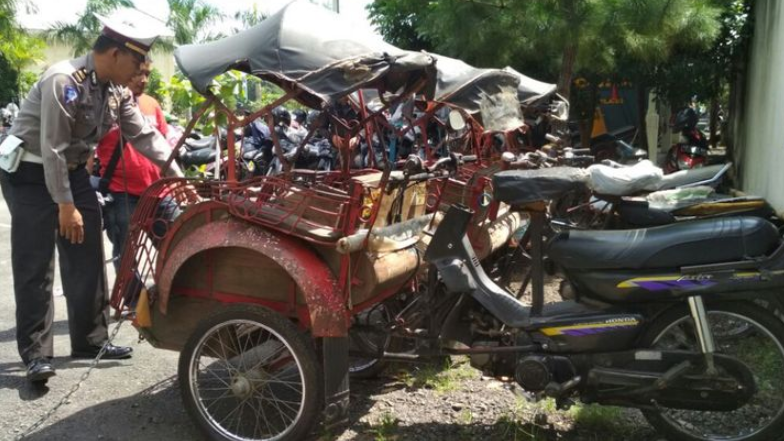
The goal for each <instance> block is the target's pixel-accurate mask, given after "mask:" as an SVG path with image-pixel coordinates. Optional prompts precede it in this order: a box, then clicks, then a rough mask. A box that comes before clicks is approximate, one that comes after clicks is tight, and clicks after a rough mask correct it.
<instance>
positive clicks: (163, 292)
mask: <svg viewBox="0 0 784 441" xmlns="http://www.w3.org/2000/svg"><path fill="white" fill-rule="evenodd" d="M227 247H229V248H243V249H247V250H251V251H253V252H256V253H260V254H261V255H263V256H266V257H267V258H269V259H270V260H272V261H273V262H275V263H276V264H277V265H279V266H280V267H281V268H283V270H284V271H285V272H286V273H288V275H289V276H290V277H291V279H292V280H293V281H294V283H296V286H297V287H298V288H299V291H301V293H302V297H303V298H304V300H305V303H306V304H307V309H308V312H309V315H310V320H309V321H310V323H311V326H312V332H313V335H314V336H316V337H340V336H343V335H346V333H347V330H348V325H349V322H348V315H347V311H346V306H345V301H344V299H343V296H342V295H341V291H340V289H339V285H338V283H337V281H336V280H335V277H334V275H333V274H332V272H331V271H330V270H329V268H328V267H327V265H326V264H325V263H324V262H323V261H322V260H321V259H320V258H319V256H318V255H317V254H316V253H315V252H314V251H313V250H312V249H311V248H309V247H308V246H307V245H305V244H304V242H302V241H300V240H298V239H295V238H292V237H289V236H285V235H282V234H280V233H278V232H271V231H269V230H266V229H264V228H261V227H258V226H254V225H251V224H248V223H244V222H241V221H237V220H222V221H220V222H212V223H208V224H206V225H203V226H201V227H199V228H196V229H194V230H193V232H192V233H191V234H190V235H189V236H188V238H183V239H182V240H181V241H180V242H179V243H178V245H177V246H176V247H174V248H173V249H171V251H170V252H169V253H168V255H167V258H166V261H165V263H164V264H163V265H162V270H161V272H160V273H159V278H158V305H159V308H160V310H161V312H163V313H166V311H167V308H168V301H169V296H170V293H171V288H172V285H173V281H174V278H175V276H176V275H177V273H178V271H179V270H180V268H181V267H182V266H183V265H184V264H185V263H186V262H187V261H188V260H189V259H190V258H191V257H193V256H195V255H197V254H199V253H202V252H204V251H207V250H218V249H221V248H227ZM211 252H214V251H211ZM207 264H208V265H209V264H210V263H209V261H208V262H207ZM213 277H214V276H213ZM286 292H288V291H286ZM291 307H292V310H295V309H296V305H291Z"/></svg>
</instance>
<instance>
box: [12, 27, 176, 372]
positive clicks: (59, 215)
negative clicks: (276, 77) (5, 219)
mask: <svg viewBox="0 0 784 441" xmlns="http://www.w3.org/2000/svg"><path fill="white" fill-rule="evenodd" d="M98 19H99V20H100V21H101V22H102V23H103V25H104V28H103V30H102V32H101V35H100V37H99V38H98V40H97V41H96V42H95V45H94V47H93V50H92V51H91V52H90V53H89V54H88V55H86V56H84V57H80V58H77V59H74V60H69V61H63V62H60V63H57V64H55V65H53V66H52V67H50V68H49V69H47V71H46V72H45V73H44V74H43V76H42V77H41V79H40V80H39V82H38V83H37V84H36V85H35V86H33V88H32V89H31V91H30V93H29V95H28V96H27V98H26V99H25V100H24V102H23V103H22V106H21V109H20V112H19V115H18V117H17V118H16V120H15V121H14V124H13V126H12V127H11V130H10V132H9V133H10V135H11V136H10V137H9V138H10V139H11V141H13V142H14V144H18V143H20V141H21V148H22V150H21V162H19V163H18V167H16V168H15V170H11V169H10V168H9V170H3V171H2V173H3V176H2V178H3V179H2V185H3V193H4V194H6V193H7V194H10V195H11V198H10V201H9V208H10V211H11V219H12V221H11V224H12V225H11V228H12V229H11V260H12V266H13V275H14V293H15V297H16V323H17V344H18V349H19V354H20V356H21V357H22V361H23V362H24V363H25V364H26V366H27V378H28V380H30V381H33V382H39V381H46V380H47V379H48V378H49V377H51V376H53V375H54V374H55V370H54V367H53V366H52V364H51V358H52V356H53V344H52V319H53V315H54V311H53V302H52V283H53V280H52V279H53V276H52V274H53V273H52V268H51V265H50V262H51V261H52V256H53V253H54V247H55V243H56V245H57V248H58V250H59V253H60V270H61V271H60V272H61V277H62V282H63V291H64V293H65V297H66V301H67V305H68V325H69V332H70V337H71V356H72V357H74V358H92V357H95V356H96V355H97V354H98V352H99V350H100V349H101V347H102V346H103V345H104V344H105V343H106V341H107V337H108V336H107V320H108V301H107V300H108V297H107V293H106V292H105V291H106V290H105V284H104V282H103V280H104V273H103V271H104V263H103V259H102V256H103V253H102V248H101V247H102V246H103V245H102V240H101V215H100V210H99V206H98V201H97V199H96V196H95V191H94V190H93V189H92V188H91V186H90V183H89V175H88V171H87V170H86V169H85V164H86V162H87V160H88V158H90V157H91V156H92V155H93V149H94V147H95V144H96V142H97V140H98V139H100V138H101V137H102V136H103V135H104V134H105V133H106V132H107V131H108V130H109V129H110V128H111V127H112V126H113V125H116V124H119V126H120V127H121V129H122V133H123V135H124V136H125V138H126V139H127V140H129V141H131V142H133V145H134V146H135V147H136V149H137V150H138V151H139V152H141V153H142V154H143V155H145V156H146V157H147V158H149V159H150V160H151V161H152V162H153V163H155V164H157V165H158V166H161V165H162V164H164V163H165V161H166V159H167V157H168V155H169V153H170V152H171V148H170V146H169V144H168V143H167V142H166V140H165V139H164V138H163V137H162V136H161V135H160V134H159V133H158V132H157V131H156V130H155V129H153V128H152V127H150V126H149V125H148V124H147V123H146V122H145V119H144V117H143V116H142V114H141V113H140V112H139V108H138V107H137V105H136V102H135V100H134V99H133V96H132V94H131V93H130V92H129V91H128V89H126V88H124V87H122V86H125V85H127V84H128V83H129V82H130V81H131V79H132V78H133V77H134V76H136V75H137V74H138V72H139V68H140V66H141V64H142V63H143V62H144V61H145V60H146V59H147V56H148V52H149V50H150V47H151V46H152V44H153V43H154V41H155V36H154V35H152V34H150V33H149V32H147V33H145V32H143V31H141V30H140V29H137V28H134V27H132V26H131V25H128V24H124V23H116V22H110V21H109V20H107V19H106V18H105V17H100V16H98ZM5 141H6V142H7V141H8V139H6V140H5ZM168 172H169V175H175V176H181V175H182V174H181V172H180V170H179V169H178V168H177V167H176V165H175V166H174V167H173V168H171V169H169V170H168ZM131 352H132V349H131V348H128V347H120V346H114V345H108V346H107V348H106V352H105V354H104V356H103V357H104V358H105V359H122V358H129V357H130V356H131Z"/></svg>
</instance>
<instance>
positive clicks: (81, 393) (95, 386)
mask: <svg viewBox="0 0 784 441" xmlns="http://www.w3.org/2000/svg"><path fill="white" fill-rule="evenodd" d="M10 224H11V219H10V215H9V213H8V208H7V206H6V204H5V201H3V200H2V197H0V415H2V418H0V440H11V439H13V438H14V437H15V436H17V435H18V434H19V433H20V432H21V431H22V430H24V429H25V428H26V427H28V426H29V425H30V424H32V423H33V422H35V421H36V420H38V418H39V417H40V416H41V415H42V414H43V413H45V411H47V410H49V409H50V408H51V407H52V406H54V405H55V404H56V403H57V402H58V401H60V399H61V398H62V397H63V395H64V394H65V393H66V392H67V391H68V390H69V389H70V388H71V387H72V386H73V385H74V384H75V383H76V382H77V381H78V380H79V377H81V376H82V374H84V372H85V371H86V370H87V366H88V364H89V361H85V360H79V361H76V360H71V358H70V357H69V356H68V355H69V353H70V344H69V341H68V322H67V313H66V305H65V298H64V297H63V296H62V295H61V293H62V288H61V285H60V281H59V275H58V276H57V277H56V284H55V293H56V295H57V294H59V295H57V296H56V297H55V327H54V328H55V340H54V343H55V359H54V365H55V367H56V368H57V376H56V377H54V378H52V379H51V380H49V383H48V385H47V386H46V387H43V388H40V389H34V388H33V387H31V386H30V385H29V384H28V383H27V381H26V380H25V377H24V367H23V366H22V364H21V362H20V361H19V355H18V353H17V350H16V339H15V334H16V325H15V320H14V311H15V302H14V296H13V288H12V287H13V284H12V276H11V250H10V231H11V229H10ZM105 245H106V250H107V251H108V250H109V249H110V248H109V244H108V242H107V243H106V244H105ZM112 280H113V273H112V274H110V282H111V281H112ZM112 326H114V325H112ZM117 343H118V344H121V345H132V346H134V348H135V351H136V352H135V356H134V358H132V359H131V360H124V361H111V362H109V361H107V362H101V363H100V364H99V365H98V368H97V369H95V370H94V371H93V373H92V374H91V376H90V378H89V379H88V380H87V381H86V382H85V383H84V385H83V386H82V387H81V388H80V389H79V390H78V391H77V392H76V394H75V395H74V396H73V398H72V400H71V401H70V402H69V403H68V404H66V405H64V406H63V407H61V408H60V410H59V411H58V412H57V413H56V414H55V415H54V416H53V417H52V418H51V419H50V420H48V422H47V423H46V424H45V425H44V426H43V427H42V428H41V429H39V430H38V431H36V432H35V433H33V434H32V435H31V436H29V437H28V438H26V439H30V440H47V441H51V440H69V441H72V440H118V441H119V440H134V441H138V440H156V441H169V440H171V441H174V440H178V441H179V440H191V439H193V440H199V439H201V438H200V437H199V435H198V433H197V432H196V430H195V428H193V426H192V425H191V423H190V420H189V419H188V416H187V415H186V414H185V411H184V409H183V407H182V402H181V400H180V396H179V389H178V386H177V383H176V377H175V376H174V375H175V374H176V370H177V355H178V354H176V353H174V352H169V351H163V350H158V349H154V348H152V347H151V346H150V345H148V344H146V343H143V342H142V343H137V333H136V332H135V330H134V329H133V327H132V326H130V325H129V324H123V326H122V328H121V330H120V333H119V334H118V338H117Z"/></svg>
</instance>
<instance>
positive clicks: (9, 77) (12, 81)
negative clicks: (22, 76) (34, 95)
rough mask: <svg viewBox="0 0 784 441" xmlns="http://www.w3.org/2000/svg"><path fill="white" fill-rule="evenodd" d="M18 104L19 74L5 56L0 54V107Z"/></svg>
mask: <svg viewBox="0 0 784 441" xmlns="http://www.w3.org/2000/svg"><path fill="white" fill-rule="evenodd" d="M11 101H15V102H18V101H19V99H18V88H17V73H16V69H14V68H13V66H11V63H9V62H8V59H6V57H5V56H3V55H2V54H0V106H4V105H5V103H9V102H11Z"/></svg>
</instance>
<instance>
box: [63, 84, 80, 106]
mask: <svg viewBox="0 0 784 441" xmlns="http://www.w3.org/2000/svg"><path fill="white" fill-rule="evenodd" d="M77 98H79V92H77V90H76V87H74V86H70V85H68V86H65V87H64V88H63V104H65V105H66V106H67V105H68V104H71V103H73V102H75V101H76V99H77Z"/></svg>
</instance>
